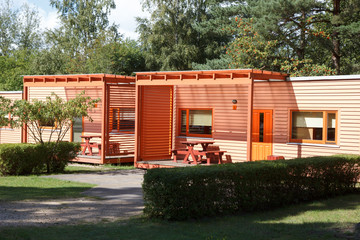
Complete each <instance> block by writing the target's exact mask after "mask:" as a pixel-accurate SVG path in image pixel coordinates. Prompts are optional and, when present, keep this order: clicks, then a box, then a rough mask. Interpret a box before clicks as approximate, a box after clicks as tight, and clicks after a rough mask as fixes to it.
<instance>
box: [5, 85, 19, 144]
mask: <svg viewBox="0 0 360 240" xmlns="http://www.w3.org/2000/svg"><path fill="white" fill-rule="evenodd" d="M0 96H2V97H4V98H8V99H11V100H20V99H22V93H21V92H17V93H14V92H8V93H6V92H1V93H0ZM20 142H21V128H10V127H1V128H0V144H1V143H20Z"/></svg>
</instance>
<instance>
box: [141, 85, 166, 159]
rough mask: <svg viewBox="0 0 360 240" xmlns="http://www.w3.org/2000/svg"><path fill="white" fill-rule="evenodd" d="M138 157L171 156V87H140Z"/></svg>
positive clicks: (161, 157)
mask: <svg viewBox="0 0 360 240" xmlns="http://www.w3.org/2000/svg"><path fill="white" fill-rule="evenodd" d="M140 111H141V113H140V115H141V120H140V132H141V133H140V149H141V150H140V159H139V160H143V161H144V160H145V161H146V160H163V159H170V158H171V149H172V121H173V87H172V86H144V87H142V89H141V110H140Z"/></svg>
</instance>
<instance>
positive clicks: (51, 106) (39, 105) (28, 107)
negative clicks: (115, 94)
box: [8, 92, 100, 143]
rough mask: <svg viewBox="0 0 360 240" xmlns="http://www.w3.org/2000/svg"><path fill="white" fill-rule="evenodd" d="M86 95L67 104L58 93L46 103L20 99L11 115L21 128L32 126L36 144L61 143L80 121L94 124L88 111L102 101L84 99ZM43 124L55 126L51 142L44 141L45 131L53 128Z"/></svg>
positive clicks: (31, 131) (78, 96)
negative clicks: (86, 119)
mask: <svg viewBox="0 0 360 240" xmlns="http://www.w3.org/2000/svg"><path fill="white" fill-rule="evenodd" d="M84 94H85V93H84V92H82V93H81V94H78V95H77V96H76V97H75V98H73V99H69V100H67V101H65V100H64V99H62V98H60V97H59V96H57V95H56V94H55V93H52V94H51V96H49V97H47V98H46V101H40V100H38V99H34V100H33V101H32V102H29V101H26V100H17V101H15V102H14V103H13V107H12V109H11V112H10V113H11V114H12V116H13V121H15V123H16V124H15V125H16V126H17V127H23V126H25V125H27V126H28V132H29V135H30V136H31V137H32V138H33V139H34V141H35V142H37V143H44V142H45V141H47V142H50V141H55V142H60V141H62V139H63V138H64V137H65V135H66V133H67V132H68V131H69V130H70V128H71V126H72V124H73V122H74V120H75V119H76V118H79V117H85V118H88V119H89V120H90V121H92V119H91V117H90V116H89V114H88V111H89V110H91V109H92V108H94V107H95V104H96V103H97V102H99V101H100V99H91V97H88V96H84ZM8 103H9V102H8ZM10 103H11V102H10ZM8 109H10V107H8ZM42 123H53V124H52V126H50V131H51V132H50V135H49V138H48V139H43V132H44V129H45V128H48V127H49V126H44V125H43V124H42Z"/></svg>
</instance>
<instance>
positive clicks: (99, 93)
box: [22, 74, 135, 164]
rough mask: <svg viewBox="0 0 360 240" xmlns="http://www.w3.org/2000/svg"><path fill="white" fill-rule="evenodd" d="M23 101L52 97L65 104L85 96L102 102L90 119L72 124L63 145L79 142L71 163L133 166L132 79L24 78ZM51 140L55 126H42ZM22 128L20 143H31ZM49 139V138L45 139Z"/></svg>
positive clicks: (107, 76) (82, 76)
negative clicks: (78, 95) (78, 150)
mask: <svg viewBox="0 0 360 240" xmlns="http://www.w3.org/2000/svg"><path fill="white" fill-rule="evenodd" d="M23 83H24V89H23V93H24V94H23V96H24V97H23V99H26V100H28V101H32V100H33V99H38V100H45V99H46V97H48V96H50V95H51V93H55V94H57V95H58V96H60V97H61V98H63V99H64V100H69V99H72V98H75V96H76V95H77V94H80V93H81V92H83V91H84V92H85V95H86V96H90V97H91V98H92V99H96V98H100V99H101V101H100V102H99V103H98V104H97V105H96V106H95V108H93V109H92V110H91V111H90V113H89V115H90V116H91V118H92V119H93V122H90V121H88V120H87V119H84V118H79V119H76V120H75V123H74V124H73V126H72V128H71V130H70V131H68V133H67V134H66V135H65V137H64V139H63V140H64V141H70V142H81V145H82V149H83V150H82V152H81V153H80V155H78V157H77V158H76V159H74V161H77V162H86V163H95V164H105V163H124V162H133V158H134V157H133V154H134V142H135V139H134V128H135V78H134V77H129V76H121V75H110V74H78V75H41V76H24V78H23ZM43 124H44V133H43V134H44V135H45V138H46V137H50V133H51V128H52V127H53V125H54V124H56V123H55V122H52V123H43ZM29 130H30V129H28V128H25V129H24V130H23V133H22V139H23V141H22V142H33V139H32V138H31V137H30V136H29V134H28V131H29ZM46 135H48V136H46Z"/></svg>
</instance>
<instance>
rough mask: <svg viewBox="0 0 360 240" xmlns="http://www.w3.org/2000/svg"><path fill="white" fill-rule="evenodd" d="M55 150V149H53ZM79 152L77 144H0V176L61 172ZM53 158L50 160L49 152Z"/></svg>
mask: <svg viewBox="0 0 360 240" xmlns="http://www.w3.org/2000/svg"><path fill="white" fill-rule="evenodd" d="M54 148H55V149H54ZM79 150H80V145H79V144H78V143H69V142H59V143H58V145H57V146H56V147H55V143H46V144H43V145H42V144H27V143H11V144H0V175H28V174H39V173H42V172H44V171H45V170H46V169H47V166H49V173H55V172H62V171H64V168H65V166H66V164H67V163H68V162H69V161H70V160H71V159H73V158H74V157H75V156H76V153H77V152H78V151H79ZM52 151H54V153H55V157H54V158H52V157H51V156H52V154H51V152H52Z"/></svg>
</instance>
